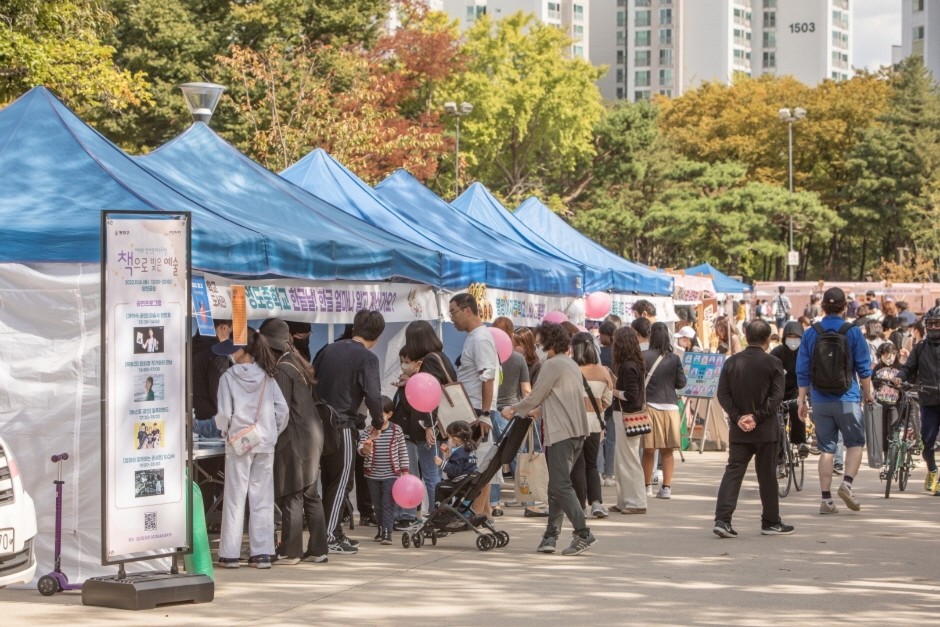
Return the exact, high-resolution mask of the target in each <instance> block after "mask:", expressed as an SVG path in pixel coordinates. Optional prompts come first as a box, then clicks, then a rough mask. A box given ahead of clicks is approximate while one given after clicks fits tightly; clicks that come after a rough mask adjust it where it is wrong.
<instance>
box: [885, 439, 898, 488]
mask: <svg viewBox="0 0 940 627" xmlns="http://www.w3.org/2000/svg"><path fill="white" fill-rule="evenodd" d="M900 455H901V451H900V448H899V447H898V445H897V443H896V442H892V443H891V445H890V446H889V447H888V480H887V481H885V498H888V497H890V496H891V482H892V481H894V477H895V473H897V471H898V457H900Z"/></svg>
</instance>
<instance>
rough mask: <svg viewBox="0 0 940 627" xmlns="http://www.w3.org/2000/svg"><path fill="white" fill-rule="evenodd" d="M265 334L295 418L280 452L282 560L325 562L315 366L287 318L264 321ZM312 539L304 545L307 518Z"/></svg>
mask: <svg viewBox="0 0 940 627" xmlns="http://www.w3.org/2000/svg"><path fill="white" fill-rule="evenodd" d="M261 335H263V336H264V337H265V339H266V340H267V342H268V344H269V345H270V346H271V351H272V353H273V354H274V356H275V358H276V359H277V374H276V375H275V377H274V379H275V381H277V385H278V387H279V388H280V390H281V393H282V394H283V395H284V398H285V399H286V401H287V405H288V408H289V410H290V419H289V420H288V422H287V429H285V430H284V431H283V432H281V434H280V436H278V439H277V447H276V449H275V451H274V498H275V501H276V503H277V506H278V508H279V509H280V510H281V544H280V546H279V547H278V552H277V561H278V563H279V564H296V563H298V562H299V561H300V560H301V559H304V560H308V561H321V562H322V561H323V559H324V558H325V557H326V556H327V554H328V553H329V548H328V546H327V540H326V517H325V515H324V512H323V501H321V500H320V493H319V491H318V490H317V477H318V476H319V474H320V456H321V455H322V453H323V423H322V422H321V421H320V415H319V413H318V412H317V408H316V405H315V403H314V386H315V385H316V377H314V373H313V367H312V366H311V365H310V362H308V361H307V360H306V359H305V358H304V357H302V356H301V354H300V352H299V351H298V349H297V347H296V346H294V343H293V334H292V333H291V330H290V325H288V324H287V323H286V322H284V321H283V320H277V319H269V320H266V321H265V322H264V324H262V325H261ZM304 520H306V522H307V529H308V530H309V531H310V539H309V541H308V543H307V549H306V551H305V550H304V544H303V523H304Z"/></svg>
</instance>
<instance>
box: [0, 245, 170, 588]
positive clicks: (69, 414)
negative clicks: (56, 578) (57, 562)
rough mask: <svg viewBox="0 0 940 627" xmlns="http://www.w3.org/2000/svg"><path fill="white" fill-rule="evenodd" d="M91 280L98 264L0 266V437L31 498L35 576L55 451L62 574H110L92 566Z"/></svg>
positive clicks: (95, 522)
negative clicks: (59, 458)
mask: <svg viewBox="0 0 940 627" xmlns="http://www.w3.org/2000/svg"><path fill="white" fill-rule="evenodd" d="M100 278H101V277H100V266H99V265H98V264H77V263H46V264H14V263H4V264H0V434H2V435H3V438H4V439H5V440H6V441H7V444H8V445H9V446H10V447H11V448H12V450H13V454H14V456H15V457H16V460H17V463H18V465H19V468H20V475H21V477H22V479H23V485H24V487H25V488H26V491H27V492H28V493H29V494H30V496H31V497H32V498H33V501H34V502H35V504H36V517H37V519H38V521H37V522H38V524H39V534H38V537H37V538H36V543H35V555H36V559H37V561H38V568H37V570H36V575H37V577H38V576H41V575H43V574H45V573H47V572H49V571H51V570H52V567H53V554H54V546H55V487H54V485H53V481H54V480H55V478H56V473H55V464H53V463H52V461H51V459H50V458H51V457H52V455H54V454H58V453H68V454H69V459H68V461H66V462H63V476H62V479H63V480H64V481H65V485H64V486H63V488H64V490H63V493H64V501H63V508H62V567H63V570H64V571H65V572H66V573H67V574H68V576H69V579H70V580H71V581H73V582H74V581H84V580H85V579H87V578H89V577H94V576H98V575H103V574H115V572H116V571H115V569H114V568H113V567H104V566H102V565H101V428H100V426H101V410H100V401H99V399H100V357H99V352H100V351H99V349H100V337H101V313H100V296H101V291H100V282H101V281H100ZM160 562H165V560H157V561H148V562H138V563H135V564H132V565H129V568H128V570H133V571H138V570H147V569H152V568H156V567H158V566H159V567H162V568H165V567H166V566H165V564H161V563H160Z"/></svg>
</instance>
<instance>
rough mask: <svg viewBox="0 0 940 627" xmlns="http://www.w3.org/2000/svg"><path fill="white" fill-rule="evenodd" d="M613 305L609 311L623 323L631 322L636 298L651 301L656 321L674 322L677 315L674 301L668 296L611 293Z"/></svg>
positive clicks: (677, 317)
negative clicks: (654, 309)
mask: <svg viewBox="0 0 940 627" xmlns="http://www.w3.org/2000/svg"><path fill="white" fill-rule="evenodd" d="M610 298H611V300H612V301H613V306H612V307H611V309H610V313H611V314H613V315H615V316H619V317H620V319H621V320H622V321H623V322H624V323H630V322H633V305H634V304H635V303H636V301H638V300H645V301H648V302H651V303H653V306H654V307H655V308H656V320H657V322H676V321H677V320H679V316H677V315H676V307H675V302H674V301H673V299H671V298H670V297H668V296H642V295H640V296H637V295H635V294H611V295H610Z"/></svg>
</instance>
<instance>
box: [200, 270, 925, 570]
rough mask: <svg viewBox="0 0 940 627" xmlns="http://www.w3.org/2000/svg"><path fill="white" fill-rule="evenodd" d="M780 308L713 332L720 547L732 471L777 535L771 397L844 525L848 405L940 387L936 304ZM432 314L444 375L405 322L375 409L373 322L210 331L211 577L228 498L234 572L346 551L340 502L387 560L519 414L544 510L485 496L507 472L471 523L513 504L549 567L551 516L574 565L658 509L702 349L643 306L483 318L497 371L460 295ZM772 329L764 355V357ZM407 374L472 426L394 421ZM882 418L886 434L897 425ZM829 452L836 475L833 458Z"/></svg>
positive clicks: (852, 413)
mask: <svg viewBox="0 0 940 627" xmlns="http://www.w3.org/2000/svg"><path fill="white" fill-rule="evenodd" d="M780 296H781V298H778V299H775V307H776V309H770V310H765V309H762V307H763V304H762V303H759V304H758V308H757V309H756V311H755V314H756V315H755V317H754V318H753V319H751V320H749V321H748V320H745V321H743V322H742V321H740V320H739V312H735V315H734V316H731V317H724V316H722V317H720V318H718V319H717V320H716V321H715V324H714V327H715V334H716V336H717V340H718V342H719V351H720V352H723V353H725V354H726V355H728V358H727V361H726V362H725V366H724V368H723V370H722V372H721V376H720V382H719V387H718V392H717V396H718V400H719V403H720V405H721V407H722V408H723V409H724V411H725V413H726V415H727V417H728V421H729V439H730V445H729V461H728V466H727V468H726V471H725V475H724V477H723V479H722V482H721V486H720V488H719V494H718V502H717V506H716V512H715V526H714V532H715V533H716V534H717V535H719V536H720V537H723V538H729V537H734V536H736V535H737V534H736V532H735V531H734V529H733V528H732V526H731V522H732V515H733V513H734V510H735V507H736V502H737V496H738V492H739V490H740V487H741V483H742V481H743V478H744V475H745V472H746V469H747V467H748V465H749V463H750V461H751V459H756V468H757V475H758V480H759V484H760V494H761V500H762V504H763V514H762V520H761V533H763V534H765V535H780V534H789V533H792V532H793V527H791V526H789V525H786V524H785V523H784V522H783V520H782V519H781V516H780V508H779V500H778V496H777V477H778V473H779V466H780V451H781V443H780V442H779V439H780V432H781V430H780V428H779V424H778V421H777V415H778V408H779V407H780V405H781V403H782V402H783V401H785V400H786V401H791V402H790V403H788V405H789V408H788V410H786V411H784V412H783V413H784V414H786V416H787V417H788V420H789V422H790V427H791V428H790V430H789V434H790V438H791V440H792V442H793V443H794V444H797V445H798V450H799V454H800V455H801V456H806V454H808V452H809V447H808V446H807V442H806V429H805V427H804V421H805V419H806V416H807V409H808V407H809V405H810V403H811V404H812V409H813V421H814V424H815V437H816V441H815V445H816V446H817V447H818V449H819V451H820V453H821V454H820V459H819V481H820V491H821V504H820V512H821V513H823V514H834V513H836V512H837V511H838V507H837V506H836V504H835V501H834V499H833V493H832V478H833V474H834V473H835V474H836V475H839V474H841V475H842V481H841V484H840V485H839V487H838V490H837V491H836V495H837V496H838V497H839V498H841V500H842V501H843V502H844V503H845V505H846V506H847V507H849V508H850V509H852V510H856V511H857V510H859V509H860V507H861V505H860V503H859V501H858V499H857V497H856V496H855V492H854V488H853V484H854V481H855V478H856V477H857V474H858V471H859V468H860V466H861V460H862V447H863V446H864V444H865V433H864V428H863V419H862V403H875V402H878V403H881V404H883V405H885V406H886V407H890V406H891V405H892V403H895V402H896V401H897V395H896V394H894V395H892V392H893V389H892V388H891V386H886V385H881V386H876V385H874V384H873V379H872V375H873V372H874V373H875V381H876V382H877V381H879V380H885V381H890V382H895V383H896V382H898V381H904V380H914V379H917V380H919V381H921V382H926V383H927V384H936V383H937V382H940V307H937V308H934V309H932V310H931V311H930V312H928V313H927V315H926V316H925V319H924V320H923V321H919V322H918V321H917V320H916V319H913V320H912V319H911V317H909V316H905V315H904V314H906V313H907V308H906V306H903V304H902V303H898V304H893V303H892V305H894V306H893V307H891V308H889V307H887V306H885V307H884V309H885V314H886V315H885V318H887V317H888V316H891V318H890V319H888V320H884V319H882V320H881V321H876V320H874V319H872V318H871V317H870V316H871V313H870V312H871V311H872V310H873V309H879V308H878V307H872V306H871V302H869V303H868V305H867V309H863V308H862V307H858V308H857V309H856V312H855V313H856V315H858V314H861V315H862V316H869V319H868V320H865V321H863V323H862V324H861V325H860V324H858V319H855V320H847V319H846V317H847V312H848V305H849V299H848V298H847V296H846V295H845V294H844V292H842V290H840V289H838V288H833V289H830V290H828V291H827V292H826V293H825V294H824V295H823V296H822V298H821V299H814V300H813V301H812V302H811V303H810V305H808V306H807V309H806V311H805V312H804V314H806V315H805V316H804V317H805V318H806V319H807V320H805V321H801V320H793V319H791V316H790V314H789V309H790V304H789V300H787V299H786V297H785V295H784V290H783V289H781V290H780ZM866 311H867V312H868V313H866ZM781 312H783V315H778V314H780V313H781ZM888 312H890V313H888ZM448 314H449V317H450V320H451V321H452V322H453V324H454V327H455V329H456V330H457V331H460V332H462V333H465V334H466V338H465V341H464V344H463V348H462V350H461V352H460V356H459V359H457V360H456V362H452V361H451V360H450V358H449V357H448V356H447V355H446V354H445V352H444V347H443V344H442V342H441V340H440V338H439V336H438V334H437V333H436V331H435V329H434V328H433V327H432V326H431V324H429V323H428V322H425V321H415V322H412V323H411V324H409V325H408V327H407V328H406V331H405V344H404V346H403V347H402V348H401V350H400V353H399V365H400V368H401V372H400V375H399V377H398V379H397V381H395V382H394V384H393V385H394V387H395V388H396V392H395V394H394V395H393V397H392V398H389V397H387V396H383V395H382V391H381V390H382V386H381V378H380V372H379V360H378V358H377V357H376V356H375V354H374V353H373V352H372V351H371V349H372V348H374V346H375V345H376V344H377V342H378V341H379V338H380V337H381V336H382V334H383V332H384V330H385V321H384V319H383V317H382V315H381V314H380V313H378V312H375V311H360V312H358V313H357V314H356V316H355V319H354V322H353V324H352V325H348V326H347V329H346V331H345V332H344V334H343V336H341V337H340V338H338V339H337V340H336V341H334V342H332V343H329V344H327V345H326V346H324V347H323V348H321V349H320V350H319V352H317V353H316V354H315V355H312V356H311V355H310V347H309V337H310V325H309V324H301V323H296V322H285V321H282V320H277V319H271V320H267V321H265V323H264V324H262V325H261V327H260V329H259V330H258V331H257V332H256V331H254V330H249V333H248V343H247V345H245V346H238V345H235V344H234V343H233V342H232V339H231V322H230V321H225V320H217V321H215V327H216V338H203V339H202V341H201V342H194V346H195V347H196V348H197V351H198V352H197V354H195V356H194V361H193V363H194V369H193V370H194V379H193V380H194V407H195V411H196V417H197V421H196V426H195V431H196V433H198V434H201V435H204V436H221V437H223V438H225V439H226V440H227V442H228V444H227V446H226V455H225V458H224V462H222V466H220V467H217V468H216V469H214V470H215V472H218V471H223V470H224V483H225V492H224V499H223V522H222V527H221V542H220V548H219V563H220V565H222V566H223V567H231V568H237V567H238V565H239V557H240V552H241V543H242V531H243V525H244V517H245V508H246V502H247V504H248V507H249V509H250V516H249V520H250V523H249V534H248V535H249V553H250V557H249V559H248V564H249V565H250V566H254V567H257V568H268V567H270V566H271V564H272V563H273V562H276V563H279V564H297V563H299V562H300V561H307V562H314V563H322V562H326V561H327V560H328V556H329V555H349V554H355V553H357V552H358V551H359V549H360V546H359V542H358V541H357V540H354V539H352V538H349V537H348V536H347V535H346V534H345V532H344V526H343V523H344V521H348V522H354V521H353V520H352V516H353V507H352V505H351V499H350V495H351V493H352V489H353V488H354V487H355V489H356V505H357V508H358V513H359V521H358V522H359V524H360V525H363V526H375V527H376V529H377V532H376V535H375V538H374V540H375V542H376V543H380V544H391V543H392V534H393V532H395V531H403V530H404V531H408V530H413V529H415V528H417V527H416V525H417V524H418V523H419V522H420V521H421V519H422V515H424V516H427V515H428V513H429V512H430V511H431V510H433V509H434V508H435V506H436V505H437V504H439V503H441V502H442V501H444V500H446V499H448V498H449V496H450V494H451V493H452V492H453V488H454V486H456V485H457V483H458V482H460V481H461V480H462V479H463V478H465V477H467V476H468V475H470V474H471V473H474V472H475V471H477V470H479V469H481V468H482V467H483V465H484V464H485V463H486V462H487V461H488V460H489V457H490V455H491V452H492V449H493V447H494V446H495V445H496V443H497V442H498V441H499V439H500V437H501V435H502V434H503V433H504V432H505V431H506V429H507V428H508V426H509V425H510V421H512V420H514V419H516V418H517V417H518V416H529V417H531V418H533V426H532V429H533V430H534V435H536V436H537V437H534V438H533V442H534V444H533V445H534V446H536V447H538V450H541V451H542V452H543V453H544V459H545V462H546V466H547V474H548V486H547V493H548V498H547V502H546V503H539V502H534V501H531V502H522V503H516V502H514V499H511V498H503V495H502V494H501V483H502V481H501V478H502V477H501V475H505V476H506V477H511V476H512V474H513V472H514V468H513V464H509V465H506V466H503V468H502V471H503V472H502V473H496V475H495V476H494V477H493V480H492V481H491V482H490V483H489V484H488V485H486V486H481V489H480V490H479V491H478V492H479V496H478V497H477V498H476V500H474V502H473V503H472V504H471V505H470V508H471V510H472V513H473V520H474V524H476V523H478V522H479V521H490V522H492V520H493V518H495V517H499V516H502V515H503V509H502V508H503V507H505V506H506V505H517V506H521V507H524V508H525V509H524V514H523V515H524V516H525V517H539V518H545V519H546V521H545V522H546V527H545V531H544V533H543V535H542V539H541V542H540V543H539V545H538V547H537V550H538V551H539V552H543V553H554V552H556V548H557V543H558V539H559V537H560V536H561V531H562V528H563V526H564V524H565V520H566V519H567V520H568V524H569V525H570V526H571V528H572V539H571V543H570V545H569V546H567V547H563V548H562V550H561V553H562V554H564V555H577V554H580V553H582V552H584V551H586V550H588V549H590V548H591V547H593V546H594V545H595V544H596V543H597V538H596V537H595V536H594V534H593V533H592V531H591V528H590V526H589V524H588V521H589V520H591V519H603V518H608V517H609V516H610V515H611V513H615V514H623V515H645V514H646V513H647V511H648V504H649V502H648V499H649V498H650V497H655V498H658V499H669V498H671V495H672V489H673V487H674V486H673V479H674V477H673V473H674V467H675V463H674V451H675V450H676V449H677V448H680V446H681V436H680V428H681V423H682V420H683V418H682V415H681V414H680V400H679V395H680V393H681V391H682V389H683V388H684V387H685V385H686V372H685V371H684V369H683V364H682V360H681V357H680V355H681V353H682V352H684V351H695V350H701V347H700V344H699V338H698V336H697V334H696V333H695V331H694V329H693V328H692V327H691V326H690V325H688V324H687V323H685V322H680V323H679V324H677V325H676V330H675V332H674V333H673V332H672V331H670V328H669V327H668V326H667V325H666V324H665V323H663V322H659V321H658V320H657V319H656V308H655V306H653V304H652V303H650V302H648V301H645V300H640V301H638V302H637V303H636V305H635V306H634V310H633V314H634V319H633V320H632V321H631V323H630V324H629V325H626V324H623V323H622V321H621V320H620V319H619V318H617V317H616V316H608V318H607V319H606V320H605V321H603V323H601V324H600V325H599V327H598V328H597V330H596V334H592V333H589V332H584V331H582V330H579V329H578V328H577V327H575V326H574V325H573V324H571V323H568V322H565V323H562V324H553V323H548V322H543V323H542V324H541V325H539V326H538V327H536V328H534V329H528V328H515V327H514V326H513V323H512V321H511V320H509V319H508V318H498V319H497V320H495V321H494V324H493V326H494V327H496V328H498V329H501V330H502V331H503V332H505V333H506V334H507V335H508V336H509V337H510V338H511V339H512V344H513V349H514V350H513V353H512V355H510V356H509V357H508V358H507V359H504V360H503V361H502V363H501V362H500V357H499V355H498V353H497V349H496V343H495V341H494V339H493V336H492V335H491V333H490V332H489V330H488V329H487V327H486V325H485V324H484V322H483V320H482V319H481V317H480V311H479V309H478V306H477V301H476V299H475V298H474V297H473V296H471V295H469V294H458V295H456V296H454V297H453V298H452V299H451V301H450V303H449V308H448ZM767 318H770V320H768V319H767ZM807 323H808V324H807ZM774 324H776V327H774V326H773V325H774ZM886 327H887V329H888V330H889V331H891V335H890V338H886V337H885V330H886ZM775 331H776V334H777V336H778V338H779V339H780V340H781V341H780V342H779V343H778V344H777V345H776V346H772V336H773V335H774V334H775ZM742 336H743V338H744V341H745V342H746V345H745V346H742ZM833 354H835V355H836V358H835V360H833V358H832V355H833ZM419 373H424V374H427V375H430V376H431V377H433V378H434V379H436V380H437V381H438V382H439V383H440V385H441V386H442V389H446V387H447V386H452V385H454V384H455V383H459V384H460V385H461V386H462V389H463V390H464V391H465V393H466V396H467V398H468V400H469V403H470V405H471V406H472V408H473V409H472V414H471V415H468V417H467V419H466V420H457V421H454V422H451V423H449V424H448V425H447V426H446V428H441V422H440V421H439V420H438V419H437V415H436V412H437V410H434V411H432V412H426V411H419V410H417V409H415V408H414V407H412V405H411V403H410V402H409V399H408V395H407V394H406V393H405V386H406V384H407V382H408V381H409V380H410V379H411V377H413V376H415V375H417V374H419ZM935 397H936V398H935ZM921 412H922V425H923V427H922V437H923V456H924V459H925V461H926V462H927V465H928V471H929V474H928V480H927V484H926V485H925V487H926V488H928V489H930V490H931V491H936V490H937V475H938V473H937V467H936V463H935V461H934V458H933V446H934V444H935V441H936V437H937V431H938V427H940V396H937V395H936V394H935V395H933V396H930V397H925V398H922V400H921ZM884 416H885V418H884V420H885V422H886V426H890V424H891V422H892V421H893V420H894V419H895V418H894V417H895V416H896V412H894V413H891V412H890V411H887V410H886V411H885V412H884ZM885 432H886V433H887V428H886V429H885ZM840 446H841V447H844V462H839V461H838V460H837V459H836V454H837V448H839V447H840ZM242 449H247V450H242ZM837 463H844V467H843V468H839V467H838V466H837ZM212 472H213V469H211V468H210V472H209V474H212ZM409 473H410V474H414V475H416V476H417V477H419V478H420V479H421V482H422V483H423V485H424V491H426V499H425V501H424V504H423V505H422V506H419V507H416V508H412V509H406V508H402V507H401V506H399V505H398V504H397V503H396V502H395V500H394V499H393V496H392V494H393V486H394V484H395V481H396V480H397V479H398V478H399V477H401V476H402V475H404V474H409ZM605 486H607V487H614V486H615V487H616V503H609V504H605V503H604V496H603V491H602V488H603V487H605ZM210 490H211V487H210ZM213 497H214V495H213V494H212V493H211V492H210V494H209V496H208V498H209V499H210V500H211V499H212V498H213ZM422 507H423V509H424V511H421V510H422ZM276 511H277V512H279V517H280V539H279V541H276V540H275V538H276V534H275V527H276V526H275V518H276ZM305 526H306V528H307V529H308V531H309V540H308V542H307V543H306V546H305V545H304V542H303V535H302V531H303V528H304V527H305Z"/></svg>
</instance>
